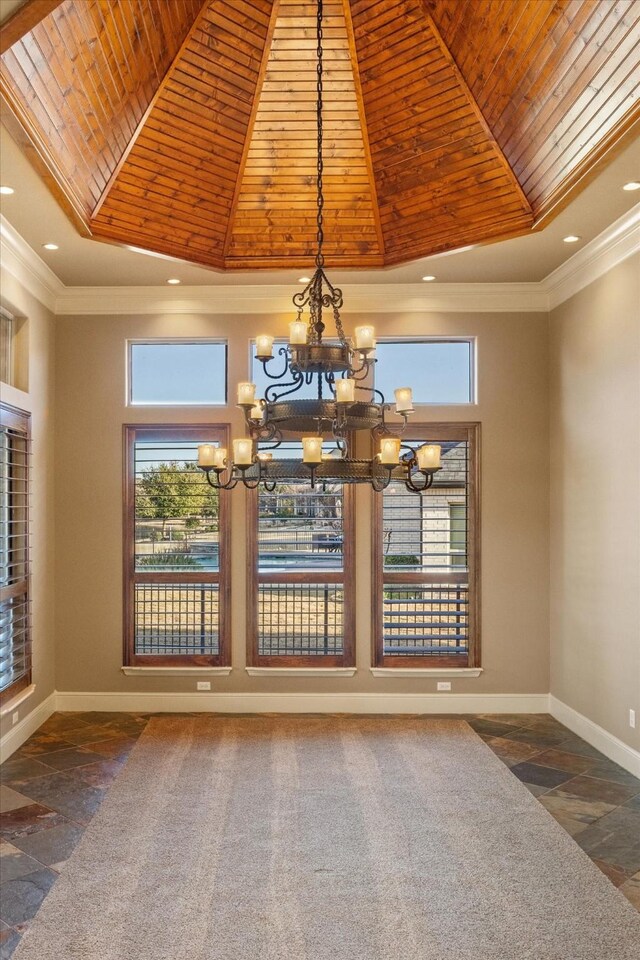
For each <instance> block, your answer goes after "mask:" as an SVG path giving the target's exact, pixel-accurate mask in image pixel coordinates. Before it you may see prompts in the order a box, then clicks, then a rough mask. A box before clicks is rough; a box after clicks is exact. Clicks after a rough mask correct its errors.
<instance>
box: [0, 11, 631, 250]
mask: <svg viewBox="0 0 640 960" xmlns="http://www.w3.org/2000/svg"><path fill="white" fill-rule="evenodd" d="M40 17H41V19H39V18H40ZM7 36H8V40H7V41H6V43H5V46H8V49H6V50H5V52H4V53H3V55H2V61H1V66H0V89H1V93H2V96H3V98H4V100H5V102H6V104H7V105H8V107H9V111H10V112H9V113H7V118H8V121H9V124H8V125H9V126H10V128H11V130H12V133H13V134H14V135H15V136H17V137H18V138H19V139H20V140H21V142H22V143H23V144H24V148H25V151H26V152H27V153H28V155H29V156H30V157H31V159H32V160H33V162H34V163H36V164H37V166H38V167H39V169H40V170H41V172H42V173H43V175H44V176H45V177H46V179H47V182H48V183H49V184H50V186H51V188H52V189H53V190H54V192H55V194H56V196H57V197H58V199H59V201H60V202H61V203H62V204H63V206H64V207H65V209H66V210H67V211H68V212H69V213H70V215H71V216H72V217H73V218H74V221H75V222H76V224H77V225H78V226H79V228H80V229H82V230H83V231H84V232H85V233H87V234H88V235H91V236H94V237H96V238H101V239H105V240H108V241H111V242H119V243H126V244H132V245H135V246H140V247H146V248H148V249H150V250H155V251H157V252H160V253H167V254H171V255H173V256H178V257H182V258H184V259H187V260H191V261H193V262H196V263H201V264H205V265H207V266H210V267H212V268H214V269H225V268H227V269H234V268H235V269H238V268H269V267H282V266H287V267H292V266H300V267H305V268H308V267H309V266H310V264H311V261H312V258H313V254H314V247H315V163H316V156H315V150H316V131H315V46H316V43H315V3H313V2H311V3H306V2H300V0H163V2H162V3H158V2H157V0H62V2H61V3H50V2H47V3H44V4H43V3H42V2H41V0H31V2H28V3H27V5H26V7H25V8H23V13H22V14H21V16H20V18H18V17H17V16H16V17H14V18H13V20H12V21H10V31H9V32H8V34H7ZM324 38H325V39H324V44H323V48H324V51H325V68H326V73H325V112H324V120H325V124H324V125H325V173H324V181H325V198H326V206H325V237H326V244H325V253H326V258H327V263H328V264H329V265H331V264H336V265H341V266H349V267H367V266H380V265H384V264H395V263H400V262H404V261H409V260H413V259H416V258H419V257H422V256H426V255H429V254H431V253H436V252H440V251H443V250H447V249H453V248H455V247H459V246H463V245H466V244H468V243H480V242H484V241H488V240H492V239H498V238H502V237H506V236H513V235H516V234H521V233H525V232H528V231H530V230H531V229H536V228H539V227H540V226H541V225H542V224H544V223H546V222H547V221H548V219H549V218H550V217H551V216H552V215H553V214H554V213H555V212H557V210H558V209H559V208H560V206H561V205H562V204H563V203H564V202H566V201H567V199H568V198H569V197H570V196H571V195H572V193H573V192H574V191H575V190H576V189H577V188H578V187H579V186H580V185H582V184H584V182H585V181H586V180H587V178H588V177H589V175H590V174H592V173H593V172H594V171H595V170H596V169H597V168H598V165H601V164H602V163H603V162H605V161H606V159H607V158H608V157H609V156H611V154H612V151H613V149H614V148H615V147H616V146H619V145H620V144H622V143H623V142H624V141H625V139H628V138H629V137H630V136H632V135H634V133H635V132H636V131H637V129H638V125H639V121H640V0H606V2H601V0H326V2H325V20H324ZM3 49H4V47H3Z"/></svg>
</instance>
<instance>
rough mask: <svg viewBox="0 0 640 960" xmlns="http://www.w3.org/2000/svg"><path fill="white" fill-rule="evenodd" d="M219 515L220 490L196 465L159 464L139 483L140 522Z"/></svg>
mask: <svg viewBox="0 0 640 960" xmlns="http://www.w3.org/2000/svg"><path fill="white" fill-rule="evenodd" d="M217 516H218V491H217V490H213V489H211V487H209V486H208V484H207V482H206V480H205V478H204V476H203V474H202V472H201V471H200V470H199V469H198V467H197V466H196V465H195V464H194V463H178V462H176V461H173V462H171V463H157V464H154V465H153V466H152V467H148V468H147V469H145V470H143V471H142V474H141V475H140V476H139V477H138V480H137V482H136V520H162V536H163V538H164V535H165V527H166V523H167V520H184V519H187V518H195V519H196V520H198V519H201V518H205V517H217Z"/></svg>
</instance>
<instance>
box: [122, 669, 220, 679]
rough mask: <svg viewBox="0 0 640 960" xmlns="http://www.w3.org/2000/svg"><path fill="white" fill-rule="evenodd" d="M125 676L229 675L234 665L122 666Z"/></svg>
mask: <svg viewBox="0 0 640 960" xmlns="http://www.w3.org/2000/svg"><path fill="white" fill-rule="evenodd" d="M121 669H122V672H123V673H124V675H125V677H212V676H213V677H228V676H229V674H230V673H231V671H232V669H233V668H232V667H122V668H121Z"/></svg>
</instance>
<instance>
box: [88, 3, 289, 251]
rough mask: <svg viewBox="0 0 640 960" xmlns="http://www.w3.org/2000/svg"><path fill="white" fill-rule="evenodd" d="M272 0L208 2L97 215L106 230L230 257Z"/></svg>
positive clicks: (100, 229)
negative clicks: (232, 221) (230, 233)
mask: <svg viewBox="0 0 640 960" xmlns="http://www.w3.org/2000/svg"><path fill="white" fill-rule="evenodd" d="M271 13H272V4H271V2H270V0H251V2H247V0H229V2H227V3H225V5H224V10H223V11H222V12H221V8H220V5H219V4H216V3H213V2H211V3H208V4H207V5H206V6H205V7H204V8H203V10H202V13H201V15H200V17H199V19H198V20H197V21H196V23H195V24H194V28H193V29H192V31H191V33H190V35H189V36H188V38H187V40H186V42H185V44H184V45H183V48H182V49H181V51H180V55H179V57H178V58H177V60H176V62H175V63H174V66H173V68H172V69H171V70H170V72H169V74H168V75H167V77H166V80H165V83H164V84H163V86H162V88H161V89H160V90H159V92H158V94H157V95H156V98H155V100H154V102H153V106H152V108H151V110H150V112H149V115H148V116H147V118H146V121H145V123H144V126H143V127H142V128H141V129H140V130H139V132H138V135H137V137H136V139H135V141H134V142H133V143H132V145H131V147H130V149H129V151H128V153H127V155H126V158H125V160H124V162H123V163H122V165H121V167H120V169H119V170H118V172H117V175H116V176H115V178H114V179H113V181H112V183H111V184H110V187H109V191H108V194H107V195H106V197H105V199H104V202H103V203H102V205H101V207H100V209H99V211H98V212H97V214H96V216H95V217H94V218H93V221H92V229H93V231H94V233H95V235H96V236H102V237H106V238H110V239H122V234H123V229H125V230H128V235H129V237H130V240H129V242H131V243H134V244H142V240H144V244H142V245H146V246H150V247H151V248H152V249H154V250H157V251H159V252H162V253H169V254H171V255H173V256H179V257H182V258H185V259H191V260H194V261H196V262H198V263H204V264H207V265H209V266H214V267H221V266H222V265H223V255H224V245H225V239H226V236H227V230H228V225H229V218H230V215H231V209H232V205H233V200H234V196H235V192H236V184H237V182H238V177H239V174H240V169H241V163H242V156H243V151H244V146H245V141H246V137H247V130H248V127H249V123H250V118H251V112H252V105H253V102H254V98H255V95H256V87H257V85H258V79H259V75H260V71H261V66H262V63H263V58H264V55H265V44H266V41H267V37H268V34H269V24H270V18H271Z"/></svg>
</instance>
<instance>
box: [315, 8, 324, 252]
mask: <svg viewBox="0 0 640 960" xmlns="http://www.w3.org/2000/svg"><path fill="white" fill-rule="evenodd" d="M322 14H323V9H322V0H318V18H317V24H316V37H317V41H318V43H317V51H316V53H317V75H318V80H317V86H316V90H317V101H316V117H317V129H318V167H317V191H318V204H317V214H316V223H317V226H318V231H317V241H318V251H317V253H316V266H317V267H322V266H323V264H324V254H323V252H322V245H323V243H324V230H323V208H324V194H323V192H322V173H323V169H324V162H323V156H322V93H323V87H322V73H323V64H322Z"/></svg>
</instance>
